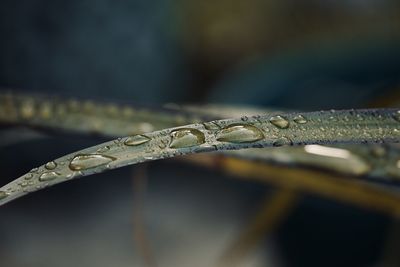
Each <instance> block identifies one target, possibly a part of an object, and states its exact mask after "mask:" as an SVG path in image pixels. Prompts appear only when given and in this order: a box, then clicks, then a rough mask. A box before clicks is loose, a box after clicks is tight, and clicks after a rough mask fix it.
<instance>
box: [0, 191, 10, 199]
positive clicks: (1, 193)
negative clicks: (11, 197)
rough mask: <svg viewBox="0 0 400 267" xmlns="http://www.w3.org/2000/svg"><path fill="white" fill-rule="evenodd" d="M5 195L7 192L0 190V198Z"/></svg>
mask: <svg viewBox="0 0 400 267" xmlns="http://www.w3.org/2000/svg"><path fill="white" fill-rule="evenodd" d="M6 197H8V194H7V193H6V192H4V191H0V199H4V198H6Z"/></svg>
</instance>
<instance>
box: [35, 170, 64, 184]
mask: <svg viewBox="0 0 400 267" xmlns="http://www.w3.org/2000/svg"><path fill="white" fill-rule="evenodd" d="M59 176H60V174H59V173H57V172H44V173H42V174H41V175H40V176H39V181H41V182H45V181H51V180H54V179H56V178H58V177H59Z"/></svg>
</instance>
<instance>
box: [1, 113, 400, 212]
mask: <svg viewBox="0 0 400 267" xmlns="http://www.w3.org/2000/svg"><path fill="white" fill-rule="evenodd" d="M399 116H400V112H399V111H398V110H396V109H370V110H343V111H334V110H331V111H320V112H307V113H282V114H281V115H275V116H270V115H264V116H261V115H260V116H259V115H256V116H251V117H247V116H246V117H242V118H240V119H226V120H216V121H211V122H206V123H199V124H192V125H187V126H183V127H177V128H169V129H165V130H161V131H155V132H151V133H147V134H145V135H134V136H129V137H125V138H118V139H116V140H113V141H110V142H106V143H103V144H100V145H97V146H93V147H90V148H86V149H83V150H80V151H78V152H75V153H72V154H69V155H66V156H64V157H61V158H59V159H56V160H54V161H51V162H48V163H47V164H45V165H42V166H40V167H39V168H35V169H33V170H32V171H31V172H29V173H27V174H25V175H23V176H21V177H20V178H18V179H16V180H14V181H13V182H10V183H9V184H7V185H5V186H3V187H2V188H0V197H1V200H0V205H3V204H5V203H7V202H9V201H11V200H13V199H16V198H18V197H21V196H23V195H25V194H27V193H29V192H34V191H37V190H40V189H42V188H45V187H48V186H52V185H55V184H58V183H61V182H64V181H67V180H71V179H74V178H78V177H82V176H87V175H91V174H95V173H99V172H103V171H106V170H110V169H115V168H119V167H123V166H127V165H132V164H137V163H141V162H145V161H151V160H157V159H163V158H171V157H175V156H179V155H185V154H193V153H200V152H210V151H225V150H239V149H244V148H262V147H272V146H275V147H276V146H285V145H289V146H292V145H307V144H337V143H385V142H395V143H397V142H400V131H399V129H398V128H399V127H400V118H399Z"/></svg>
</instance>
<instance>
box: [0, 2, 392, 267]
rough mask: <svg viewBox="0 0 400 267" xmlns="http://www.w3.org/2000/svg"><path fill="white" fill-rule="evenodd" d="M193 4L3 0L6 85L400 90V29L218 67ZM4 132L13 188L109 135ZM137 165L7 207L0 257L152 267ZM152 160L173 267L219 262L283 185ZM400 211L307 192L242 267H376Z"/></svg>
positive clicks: (5, 169) (270, 96) (309, 104)
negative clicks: (198, 40)
mask: <svg viewBox="0 0 400 267" xmlns="http://www.w3.org/2000/svg"><path fill="white" fill-rule="evenodd" d="M309 2H312V1H309ZM329 2H332V1H329ZM346 2H347V1H346ZM355 2H357V1H355ZM358 2H359V1H358ZM181 3H182V1H177V0H175V1H173V0H168V1H167V0H165V1H163V0H135V1H111V0H83V1H80V0H68V1H67V0H64V1H54V0H37V1H32V0H2V1H1V2H0V87H2V88H5V89H8V88H12V89H18V90H20V91H24V92H45V93H49V94H55V95H64V96H73V97H76V98H89V99H95V100H96V99H98V100H102V101H117V102H118V101H128V102H131V103H135V104H141V105H142V104H149V105H156V106H157V105H161V104H162V103H166V102H177V103H184V102H196V103H198V102H200V103H202V102H203V103H204V102H214V103H223V102H225V103H237V104H250V105H258V106H265V107H277V108H289V109H304V110H314V109H331V108H358V107H360V108H361V107H368V106H371V105H373V103H375V101H376V100H377V99H381V98H382V97H383V96H385V95H386V94H388V95H390V94H391V93H396V88H397V90H398V88H399V87H398V86H399V84H400V53H399V51H400V50H399V47H400V42H399V40H400V39H399V38H398V37H399V36H392V35H390V34H389V35H387V34H385V32H382V33H380V34H374V35H371V36H366V37H365V38H361V39H360V38H355V39H354V40H351V38H350V39H349V38H344V39H343V40H341V39H339V40H337V41H335V42H333V43H332V42H329V41H325V42H308V43H307V42H306V43H303V44H301V45H299V46H296V45H294V48H293V47H292V48H288V49H282V50H280V51H278V52H276V53H274V54H273V55H271V54H268V53H266V54H265V55H264V54H261V55H259V57H258V58H257V59H256V60H254V58H252V59H251V60H250V59H248V58H247V59H244V60H243V61H242V62H239V63H240V64H239V63H238V64H234V65H231V66H222V67H221V66H217V67H216V65H217V63H216V62H217V60H216V59H215V58H213V57H210V58H206V56H205V55H207V53H205V54H196V51H194V50H191V49H189V48H187V47H186V46H185V42H184V41H183V39H184V38H190V35H189V36H185V37H183V36H184V34H183V33H182V32H181V29H182V28H183V26H184V25H183V24H185V23H186V22H185V21H182V20H181V18H182V16H179V14H178V13H177V12H178V10H180V9H179V5H180V4H181ZM288 3H290V1H288ZM180 12H182V10H181V11H180ZM388 32H392V31H391V29H388ZM190 34H192V35H193V36H194V35H196V32H191V33H190ZM229 45H230V44H229V42H227V43H226V46H227V48H228V47H229ZM227 50H228V49H227ZM200 63H201V64H203V65H202V66H199V64H200ZM211 69H212V70H215V69H217V71H216V73H211V72H212V71H211ZM207 70H209V72H210V73H206V74H205V73H203V72H207ZM209 77H213V78H212V79H211V80H207V79H210V78H209ZM5 89H4V90H5ZM2 90H3V89H2ZM1 130H2V131H1V142H0V145H1V147H0V159H1V160H0V169H1V170H2V173H1V175H0V182H1V183H2V184H5V183H6V182H9V181H11V180H12V179H14V178H17V177H18V176H20V175H22V174H24V173H25V172H27V171H29V170H30V169H31V168H33V167H35V166H38V165H41V164H43V163H45V162H47V161H49V160H50V159H53V158H57V157H59V156H62V155H64V154H67V153H71V152H73V151H76V150H79V149H81V148H84V147H87V146H90V145H94V144H97V143H99V142H102V141H104V140H100V139H98V138H92V137H90V136H89V137H83V136H72V135H71V136H57V135H55V136H47V135H44V136H42V135H37V134H33V133H32V132H30V131H28V130H27V129H17V131H18V133H19V134H20V135H19V134H16V131H15V130H10V129H8V128H7V129H6V128H1ZM16 136H17V137H18V138H16ZM17 139H18V140H22V141H20V142H16V141H18V140H17ZM7 143H8V144H7ZM135 168H136V167H133V168H132V167H128V168H123V169H120V170H115V171H111V172H108V173H104V174H99V175H95V176H92V177H88V178H84V179H81V180H77V181H72V182H69V183H65V184H62V185H59V186H55V187H53V188H49V189H46V190H42V191H40V192H38V193H35V194H31V195H28V196H26V197H24V198H22V199H20V200H17V201H15V202H12V203H10V204H8V205H6V206H4V207H1V208H0V266H7V267H20V266H23V267H25V266H29V267H47V266H48V267H53V266H60V267H63V266H85V267H90V266H96V267H103V266H104V267H108V266H121V267H125V266H145V265H144V263H143V260H142V257H141V255H140V253H139V251H140V250H139V249H138V247H137V245H136V243H135V238H134V234H133V227H134V219H133V212H134V208H135V202H134V193H133V187H134V183H133V179H134V178H133V177H132V173H133V172H134V170H135ZM148 168H149V170H148V171H149V175H148V176H149V184H148V188H147V191H146V196H145V198H144V203H145V204H144V207H143V218H142V219H143V221H144V226H145V228H146V231H147V235H148V238H149V240H150V243H151V246H152V248H153V253H154V257H155V261H156V262H157V266H161V267H163V266H166V267H169V266H171V267H181V266H182V267H184V266H191V267H197V266H198V267H203V266H212V265H213V263H214V262H215V261H216V259H218V257H219V256H220V254H221V253H222V252H223V251H224V249H226V248H227V246H228V245H229V244H230V242H232V241H233V240H234V239H235V238H236V237H237V236H238V234H239V233H240V231H241V230H243V228H244V227H245V226H246V223H247V222H248V221H249V220H250V219H251V218H252V215H254V214H255V213H256V212H257V210H258V208H259V205H261V204H260V201H262V200H263V199H264V198H265V197H267V196H272V192H274V190H275V189H276V188H274V187H273V186H271V185H269V184H260V183H255V182H251V181H247V180H238V179H235V178H234V177H231V176H227V175H224V174H223V173H219V172H217V171H212V170H207V169H205V168H201V167H195V166H192V165H188V164H185V163H183V162H177V161H171V160H169V161H165V162H164V161H159V162H155V163H152V164H150V165H149V166H148ZM392 220H393V219H392V218H389V217H388V216H385V215H382V214H378V213H375V212H371V211H367V210H362V209H359V208H355V207H354V206H351V205H346V204H344V203H336V202H334V201H333V200H328V199H322V198H318V197H316V196H312V195H305V196H303V198H301V200H300V201H299V203H298V204H297V206H296V208H295V209H294V210H293V211H292V212H291V213H290V214H289V215H288V218H287V219H286V220H284V221H283V222H282V224H280V225H279V227H278V228H277V229H275V231H274V233H273V234H271V235H269V236H268V237H267V238H265V241H264V242H263V243H262V244H261V246H260V247H259V248H258V249H257V250H256V251H254V253H253V254H252V256H251V257H250V258H249V259H248V260H247V261H245V262H244V265H243V266H255V267H256V266H299V267H300V266H307V267H310V266H335V267H336V266H351V267H357V266H360V267H361V266H376V264H377V263H378V262H379V261H380V259H381V257H382V255H383V250H384V248H385V246H386V239H387V236H388V234H389V233H391V232H389V230H390V226H391V222H392Z"/></svg>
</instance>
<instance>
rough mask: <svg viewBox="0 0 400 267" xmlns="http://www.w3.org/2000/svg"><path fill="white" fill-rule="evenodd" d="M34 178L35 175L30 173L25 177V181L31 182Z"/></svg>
mask: <svg viewBox="0 0 400 267" xmlns="http://www.w3.org/2000/svg"><path fill="white" fill-rule="evenodd" d="M32 178H33V175H32V174H31V173H28V174H27V175H25V177H24V179H25V180H30V179H32Z"/></svg>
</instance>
